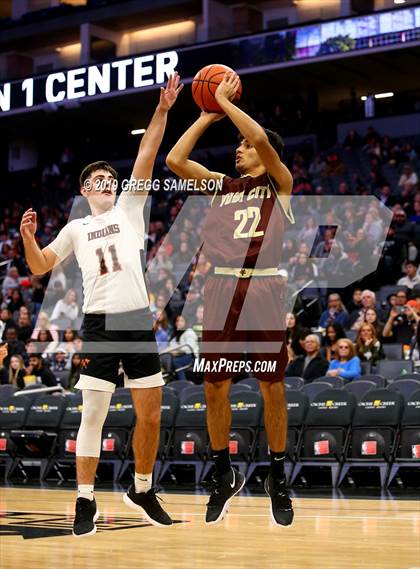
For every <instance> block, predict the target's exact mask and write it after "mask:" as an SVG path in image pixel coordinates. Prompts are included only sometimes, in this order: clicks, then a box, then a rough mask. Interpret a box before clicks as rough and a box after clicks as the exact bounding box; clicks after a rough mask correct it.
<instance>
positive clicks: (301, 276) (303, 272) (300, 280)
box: [290, 253, 316, 286]
mask: <svg viewBox="0 0 420 569" xmlns="http://www.w3.org/2000/svg"><path fill="white" fill-rule="evenodd" d="M315 272H316V271H315V266H314V264H313V263H312V261H311V260H310V259H309V257H308V256H307V255H306V254H305V253H298V254H297V255H296V264H294V265H293V267H292V270H291V275H290V280H291V282H292V283H293V284H294V285H298V286H303V285H305V284H306V283H308V282H310V281H313V280H314V279H315Z"/></svg>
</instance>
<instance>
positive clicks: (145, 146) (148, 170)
mask: <svg viewBox="0 0 420 569" xmlns="http://www.w3.org/2000/svg"><path fill="white" fill-rule="evenodd" d="M182 88H183V84H182V83H180V78H179V75H178V73H175V74H174V75H171V76H170V77H169V79H168V83H167V85H166V87H165V88H163V87H161V89H160V99H159V103H158V105H157V107H156V110H155V112H154V114H153V117H152V120H151V121H150V123H149V126H148V127H147V130H146V132H145V134H144V136H143V138H142V141H141V143H140V148H139V151H138V154H137V158H136V161H135V163H134V167H133V172H132V175H131V176H132V178H134V179H135V180H149V179H150V178H151V177H152V173H153V166H154V163H155V160H156V156H157V153H158V150H159V147H160V145H161V142H162V139H163V135H164V133H165V128H166V122H167V118H168V111H169V109H170V108H171V107H172V105H173V104H174V103H175V101H176V99H177V97H178V95H179V93H180V91H181V90H182Z"/></svg>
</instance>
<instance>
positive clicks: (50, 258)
mask: <svg viewBox="0 0 420 569" xmlns="http://www.w3.org/2000/svg"><path fill="white" fill-rule="evenodd" d="M36 229H37V221H36V212H35V211H33V209H32V208H31V209H28V210H26V211H25V213H24V214H23V216H22V221H21V223H20V234H21V236H22V240H23V247H24V249H25V259H26V262H27V263H28V265H29V268H30V270H31V272H32V273H33V274H34V275H44V274H45V273H48V271H51V269H52V268H53V267H54V265H55V263H56V261H57V255H56V254H55V253H54V252H53V251H52V250H51V249H49V248H48V247H45V248H44V249H43V250H42V251H41V249H40V248H39V246H38V243H37V242H36V240H35V233H36Z"/></svg>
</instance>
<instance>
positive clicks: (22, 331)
mask: <svg viewBox="0 0 420 569" xmlns="http://www.w3.org/2000/svg"><path fill="white" fill-rule="evenodd" d="M22 308H23V307H22ZM17 331H18V339H19V340H21V341H22V342H26V341H27V340H29V338H30V337H31V334H32V322H31V320H30V318H29V313H28V312H26V313H25V312H22V314H20V315H19V317H18V320H17Z"/></svg>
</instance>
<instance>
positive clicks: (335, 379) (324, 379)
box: [312, 375, 345, 389]
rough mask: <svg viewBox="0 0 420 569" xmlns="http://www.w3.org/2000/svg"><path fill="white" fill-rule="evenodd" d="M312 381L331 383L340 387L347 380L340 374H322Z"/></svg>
mask: <svg viewBox="0 0 420 569" xmlns="http://www.w3.org/2000/svg"><path fill="white" fill-rule="evenodd" d="M312 383H329V384H330V385H331V387H334V388H335V389H340V387H343V385H344V383H345V381H344V379H343V378H342V377H339V376H335V377H334V376H331V375H322V376H321V377H317V378H316V379H314V380H313V382H312Z"/></svg>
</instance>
